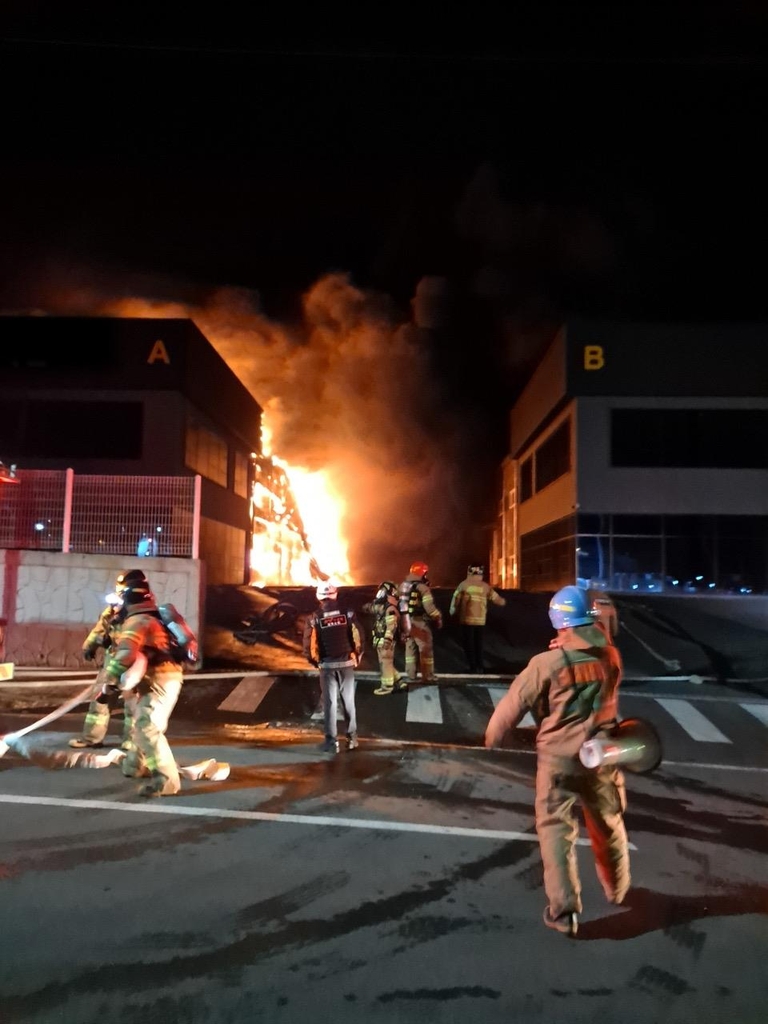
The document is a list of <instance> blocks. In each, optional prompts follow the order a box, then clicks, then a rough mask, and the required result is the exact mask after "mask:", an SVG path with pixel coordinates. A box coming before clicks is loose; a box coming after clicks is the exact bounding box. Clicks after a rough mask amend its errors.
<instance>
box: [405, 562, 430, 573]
mask: <svg viewBox="0 0 768 1024" xmlns="http://www.w3.org/2000/svg"><path fill="white" fill-rule="evenodd" d="M409 572H412V573H413V574H414V575H415V576H426V575H427V573H428V572H429V566H428V565H427V563H426V562H414V563H413V565H412V566H411V568H410V569H409Z"/></svg>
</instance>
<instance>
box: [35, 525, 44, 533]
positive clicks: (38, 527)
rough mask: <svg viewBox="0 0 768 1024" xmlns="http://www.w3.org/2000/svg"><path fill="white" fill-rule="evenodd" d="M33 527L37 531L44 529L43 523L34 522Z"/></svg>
mask: <svg viewBox="0 0 768 1024" xmlns="http://www.w3.org/2000/svg"><path fill="white" fill-rule="evenodd" d="M35 529H36V530H37V531H38V532H39V531H40V530H44V529H45V523H35Z"/></svg>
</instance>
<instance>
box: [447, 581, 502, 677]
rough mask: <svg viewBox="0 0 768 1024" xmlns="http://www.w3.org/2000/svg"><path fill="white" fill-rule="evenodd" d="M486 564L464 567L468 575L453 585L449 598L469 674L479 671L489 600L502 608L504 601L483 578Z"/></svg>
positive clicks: (479, 673)
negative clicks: (458, 627) (453, 588)
mask: <svg viewBox="0 0 768 1024" xmlns="http://www.w3.org/2000/svg"><path fill="white" fill-rule="evenodd" d="M484 575H485V566H483V565H470V566H468V567H467V578H466V579H465V580H462V581H461V583H460V584H459V585H458V587H456V589H455V590H454V592H453V597H452V598H451V608H450V614H451V615H456V616H458V619H459V625H460V626H461V641H462V646H463V647H464V654H465V656H466V659H467V665H468V667H469V671H470V674H472V675H482V674H483V672H484V671H485V669H484V667H483V634H484V632H485V620H486V616H487V614H488V602H489V601H490V602H491V603H492V604H496V605H498V606H499V607H500V608H503V607H504V605H505V604H506V603H507V602H506V601H505V600H504V598H503V597H502V596H501V595H500V594H497V593H496V591H495V590H494V589H493V587H492V586H491V585H490V583H486V582H485V581H484V579H483V576H484Z"/></svg>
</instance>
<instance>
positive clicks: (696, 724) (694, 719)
mask: <svg viewBox="0 0 768 1024" xmlns="http://www.w3.org/2000/svg"><path fill="white" fill-rule="evenodd" d="M656 702H657V703H658V704H660V705H661V707H663V708H664V710H665V711H666V712H667V713H668V714H670V715H671V716H672V717H673V718H674V720H675V721H676V722H677V724H678V725H680V726H681V727H682V728H683V729H684V730H685V731H686V732H687V733H688V735H689V736H690V737H691V738H692V739H694V740H700V741H701V742H702V743H730V742H731V741H730V740H729V739H728V737H727V736H725V735H723V733H721V732H720V730H719V729H718V728H717V727H716V726H714V725H713V724H712V723H711V722H710V720H709V719H708V718H706V717H705V716H704V715H702V713H701V712H700V711H699V710H698V708H695V707H694V706H693V704H691V703H690V701H687V700H664V699H662V698H661V697H657V698H656Z"/></svg>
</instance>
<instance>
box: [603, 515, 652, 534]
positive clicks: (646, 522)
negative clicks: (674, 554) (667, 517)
mask: <svg viewBox="0 0 768 1024" xmlns="http://www.w3.org/2000/svg"><path fill="white" fill-rule="evenodd" d="M612 525H613V533H614V536H615V535H616V534H621V533H624V534H632V535H637V534H641V535H645V536H648V537H659V536H661V516H613V524H612Z"/></svg>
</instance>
